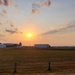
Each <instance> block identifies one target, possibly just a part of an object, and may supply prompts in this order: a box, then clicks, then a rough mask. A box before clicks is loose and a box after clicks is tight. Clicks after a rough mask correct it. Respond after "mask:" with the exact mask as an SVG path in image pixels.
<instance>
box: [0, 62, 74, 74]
mask: <svg viewBox="0 0 75 75" xmlns="http://www.w3.org/2000/svg"><path fill="white" fill-rule="evenodd" d="M63 70H64V71H65V70H71V71H72V70H73V71H75V62H35V63H33V62H32V63H30V62H28V63H24V62H23V63H22V62H18V63H0V73H44V72H53V71H63Z"/></svg>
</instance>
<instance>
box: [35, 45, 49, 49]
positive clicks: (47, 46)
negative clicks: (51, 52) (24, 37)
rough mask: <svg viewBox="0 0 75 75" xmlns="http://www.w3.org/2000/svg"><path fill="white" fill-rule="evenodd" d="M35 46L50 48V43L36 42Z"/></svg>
mask: <svg viewBox="0 0 75 75" xmlns="http://www.w3.org/2000/svg"><path fill="white" fill-rule="evenodd" d="M34 48H50V45H49V44H34Z"/></svg>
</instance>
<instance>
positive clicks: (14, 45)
mask: <svg viewBox="0 0 75 75" xmlns="http://www.w3.org/2000/svg"><path fill="white" fill-rule="evenodd" d="M3 45H5V46H6V48H8V47H16V48H21V47H22V43H21V42H20V43H19V44H16V43H4V44H3Z"/></svg>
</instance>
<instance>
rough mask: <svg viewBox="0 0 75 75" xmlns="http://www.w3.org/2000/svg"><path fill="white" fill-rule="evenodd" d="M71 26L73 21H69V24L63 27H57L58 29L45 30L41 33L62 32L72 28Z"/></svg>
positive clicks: (74, 25) (73, 25)
mask: <svg viewBox="0 0 75 75" xmlns="http://www.w3.org/2000/svg"><path fill="white" fill-rule="evenodd" d="M73 27H75V22H72V23H69V24H67V25H65V26H63V27H58V29H54V30H51V31H47V32H45V33H42V34H41V35H48V34H54V33H58V32H62V31H64V30H67V29H70V28H73Z"/></svg>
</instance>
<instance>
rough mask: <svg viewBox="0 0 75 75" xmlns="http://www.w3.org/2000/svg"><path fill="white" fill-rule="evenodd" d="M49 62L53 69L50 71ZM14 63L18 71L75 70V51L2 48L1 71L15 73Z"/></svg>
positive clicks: (32, 72) (0, 55) (30, 72)
mask: <svg viewBox="0 0 75 75" xmlns="http://www.w3.org/2000/svg"><path fill="white" fill-rule="evenodd" d="M48 62H50V63H51V71H48ZM14 63H16V64H17V73H19V74H21V73H22V74H34V73H49V72H51V73H54V72H62V73H63V72H75V51H74V50H71V49H69V50H66V49H65V50H54V49H35V48H6V49H0V73H13V72H14Z"/></svg>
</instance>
